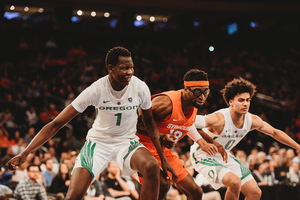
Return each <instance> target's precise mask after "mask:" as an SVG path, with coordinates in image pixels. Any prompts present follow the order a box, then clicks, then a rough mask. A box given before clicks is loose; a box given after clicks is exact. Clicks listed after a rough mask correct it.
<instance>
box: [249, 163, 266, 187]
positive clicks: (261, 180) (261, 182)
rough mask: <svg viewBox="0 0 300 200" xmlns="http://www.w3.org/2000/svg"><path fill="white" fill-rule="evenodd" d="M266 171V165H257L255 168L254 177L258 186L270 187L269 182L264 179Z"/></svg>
mask: <svg viewBox="0 0 300 200" xmlns="http://www.w3.org/2000/svg"><path fill="white" fill-rule="evenodd" d="M265 169H266V165H265V164H264V163H255V164H254V166H253V171H252V176H253V178H254V179H255V181H256V182H257V184H258V185H268V182H267V181H265V180H264V178H263V177H262V174H263V172H264V171H265Z"/></svg>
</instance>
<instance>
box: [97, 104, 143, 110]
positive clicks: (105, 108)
mask: <svg viewBox="0 0 300 200" xmlns="http://www.w3.org/2000/svg"><path fill="white" fill-rule="evenodd" d="M138 107H139V106H137V105H135V106H105V107H104V106H100V107H99V109H100V110H134V109H138Z"/></svg>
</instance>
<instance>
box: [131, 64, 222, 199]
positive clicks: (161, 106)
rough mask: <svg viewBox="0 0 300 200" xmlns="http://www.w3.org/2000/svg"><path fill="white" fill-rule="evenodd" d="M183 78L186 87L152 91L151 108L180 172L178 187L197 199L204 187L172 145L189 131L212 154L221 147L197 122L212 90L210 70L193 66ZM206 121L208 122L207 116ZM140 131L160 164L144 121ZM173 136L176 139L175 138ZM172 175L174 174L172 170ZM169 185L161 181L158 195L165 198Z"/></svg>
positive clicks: (140, 134)
mask: <svg viewBox="0 0 300 200" xmlns="http://www.w3.org/2000/svg"><path fill="white" fill-rule="evenodd" d="M183 80H184V89H182V90H177V91H169V92H163V93H160V94H157V95H153V96H152V111H153V117H154V120H155V121H156V123H157V126H158V129H159V132H160V133H161V140H162V144H163V146H165V147H167V148H165V147H164V153H165V155H166V157H167V160H168V161H169V163H170V164H171V165H172V167H173V168H174V170H175V171H176V174H177V176H178V181H177V184H176V187H177V188H178V189H179V190H180V191H181V192H182V193H184V194H185V195H186V196H187V198H188V199H193V200H194V199H195V200H196V199H197V200H198V199H201V198H202V193H203V192H202V189H201V187H199V186H198V185H197V184H196V183H195V182H194V180H193V177H192V176H191V175H190V174H189V172H188V171H187V170H186V169H185V168H184V167H183V164H182V162H181V161H180V160H179V158H178V156H177V155H176V154H175V153H173V151H172V149H171V148H172V147H173V145H174V144H175V142H177V141H179V140H180V139H182V138H183V137H184V136H185V135H186V134H188V135H189V136H190V137H191V138H192V139H193V140H194V141H195V142H196V143H197V144H198V145H199V146H200V147H201V149H202V150H204V151H205V152H207V153H208V154H210V155H215V154H216V153H217V152H218V148H217V147H216V146H215V145H213V144H209V143H206V141H205V140H204V139H203V138H202V137H201V135H200V134H199V133H198V132H197V130H196V128H195V126H194V122H195V119H196V115H197V111H198V108H201V106H202V105H203V104H204V102H205V100H206V98H207V96H208V94H209V82H208V78H207V73H205V72H204V71H202V70H198V69H191V70H189V71H188V72H187V73H186V74H185V75H184V78H183ZM203 123H204V125H205V121H204V120H203ZM137 135H138V136H139V137H140V142H141V143H143V144H144V145H145V146H146V147H147V148H148V149H149V151H150V152H151V153H152V155H153V156H154V157H155V158H156V159H157V160H158V162H159V164H160V159H159V156H158V154H157V151H156V149H155V147H154V145H153V143H152V142H151V140H150V138H149V136H148V135H147V132H146V131H145V130H144V128H143V126H142V125H141V124H139V125H138V131H137ZM171 139H173V141H172V140H171ZM219 151H222V150H219ZM224 152H225V151H224ZM220 153H221V152H220ZM222 155H223V158H224V160H225V159H226V158H225V157H226V156H227V155H226V154H224V153H223V154H222ZM169 175H170V176H172V174H169ZM140 180H141V181H142V178H140ZM161 180H163V179H161ZM172 184H173V183H172ZM168 189H169V184H167V183H163V182H161V189H160V196H159V199H163V198H164V196H165V194H166V193H167V191H168Z"/></svg>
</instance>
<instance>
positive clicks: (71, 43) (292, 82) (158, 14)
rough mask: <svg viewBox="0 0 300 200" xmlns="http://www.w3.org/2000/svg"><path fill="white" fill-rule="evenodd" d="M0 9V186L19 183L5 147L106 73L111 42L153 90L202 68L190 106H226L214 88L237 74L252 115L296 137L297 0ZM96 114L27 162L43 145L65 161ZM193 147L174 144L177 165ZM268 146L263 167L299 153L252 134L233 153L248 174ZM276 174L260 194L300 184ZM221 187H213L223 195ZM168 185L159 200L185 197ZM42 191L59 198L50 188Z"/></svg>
mask: <svg viewBox="0 0 300 200" xmlns="http://www.w3.org/2000/svg"><path fill="white" fill-rule="evenodd" d="M0 14H1V15H0V33H1V36H0V44H1V45H0V48H1V56H0V128H1V130H2V131H0V132H2V133H1V134H0V148H1V154H0V157H1V158H0V165H1V172H0V182H1V184H3V185H8V186H9V187H10V188H11V189H12V190H13V189H14V187H15V186H16V184H17V182H18V180H20V179H18V178H15V179H14V180H12V177H14V176H17V175H16V174H12V175H10V176H7V174H6V173H8V172H7V171H6V170H5V169H4V165H5V163H6V162H7V161H8V160H9V159H10V158H12V157H13V156H14V155H15V154H16V151H15V150H14V148H13V146H14V145H16V144H18V141H19V140H20V138H22V139H24V140H23V141H24V142H23V143H21V144H20V146H22V147H23V148H24V147H25V146H26V144H27V143H26V139H28V137H29V136H28V132H29V130H30V128H31V127H33V128H34V132H35V133H37V132H38V131H39V130H40V129H41V128H42V127H43V126H44V125H45V124H46V123H48V122H50V121H51V120H52V119H53V118H54V117H55V116H57V115H58V113H59V112H61V111H62V109H63V108H65V107H66V105H68V104H69V103H70V102H72V100H73V99H74V98H75V97H76V96H77V95H78V94H79V93H80V92H81V91H83V90H84V89H85V88H86V87H87V86H89V85H90V84H91V83H92V82H94V81H95V80H97V79H98V78H100V77H103V76H104V75H106V74H107V70H106V67H105V63H104V58H105V55H106V52H107V51H108V50H109V49H110V48H112V47H114V46H124V47H126V48H127V49H129V50H130V51H131V52H132V58H133V61H134V65H135V75H136V76H137V77H139V78H140V79H142V80H144V81H145V82H146V83H147V85H148V86H149V88H150V90H151V93H152V94H156V93H159V92H162V91H167V90H177V89H181V88H183V80H182V78H183V75H184V74H185V72H186V71H187V70H188V69H191V68H197V69H202V70H204V71H206V72H207V73H208V74H209V81H210V90H211V93H210V94H209V97H208V98H207V100H206V103H205V105H204V106H203V108H202V109H199V111H198V112H199V114H209V113H212V112H214V111H216V110H218V109H220V108H224V107H227V106H226V104H225V102H224V101H223V99H222V96H221V93H220V90H221V89H222V88H223V87H224V85H225V84H226V82H228V81H230V80H232V79H233V78H235V77H239V76H240V77H243V78H245V79H247V80H249V81H251V82H252V83H254V84H255V85H256V86H257V93H256V95H255V96H254V98H253V99H252V101H251V107H250V112H251V113H253V114H256V115H258V116H260V117H261V118H262V119H263V120H265V121H267V122H268V123H270V124H271V125H272V126H274V127H276V128H278V129H281V130H283V131H284V132H286V133H287V134H288V135H289V136H290V137H291V138H293V139H294V140H295V141H297V142H298V143H299V141H300V90H299V88H300V39H299V38H300V3H299V1H297V0H151V1H142V0H140V1H139V0H123V1H118V0H109V1H104V0H97V1H96V0H85V1H83V0H61V1H59V0H51V1H46V0H27V1H22V0H11V1H10V0H4V1H1V3H0ZM94 117H95V110H94V108H92V107H89V108H88V109H87V110H86V111H85V112H84V113H83V114H80V115H78V116H77V117H76V118H74V119H73V120H72V121H70V123H68V124H67V125H66V126H65V127H64V128H63V129H61V130H60V131H59V132H58V134H57V135H56V136H55V137H54V138H53V139H52V140H51V142H47V143H46V144H45V145H44V146H43V147H42V148H40V149H39V150H38V151H36V153H35V154H34V156H33V157H32V158H31V159H32V160H30V158H29V159H28V162H36V163H37V164H43V162H44V161H45V160H44V154H45V153H47V152H51V155H52V156H53V158H55V160H56V162H57V163H59V162H62V160H63V159H64V158H70V160H71V161H72V162H73V160H74V159H72V157H75V158H76V155H77V154H78V152H79V151H80V149H81V147H82V145H83V143H84V141H85V136H86V133H87V131H88V129H89V128H90V127H91V125H92V123H93V121H94ZM35 133H33V134H35ZM4 137H7V138H8V140H9V142H7V143H5V142H4V141H5V139H4ZM191 144H192V141H191V139H189V138H188V137H187V136H186V137H185V138H184V139H182V140H181V141H180V142H179V143H178V144H177V145H176V146H175V148H174V151H175V152H176V153H177V154H178V156H179V157H180V158H181V159H182V161H183V164H184V165H185V166H188V165H189V164H190V158H189V147H190V145H191ZM274 149H275V150H276V151H277V152H278V155H279V156H280V163H279V164H278V165H277V166H275V167H274V166H268V167H267V170H269V171H270V170H271V171H272V170H273V171H274V173H275V172H277V171H278V170H279V169H282V170H283V171H284V169H285V170H286V169H287V168H289V167H290V166H291V165H292V163H293V161H292V159H294V158H296V157H297V154H298V152H296V151H295V150H289V149H290V147H287V146H285V145H283V144H281V143H279V142H276V141H275V140H274V139H273V138H271V137H269V136H266V135H265V134H262V133H260V132H257V131H253V132H250V133H249V134H248V135H247V136H246V137H245V138H244V139H243V140H242V141H241V142H240V143H239V144H238V145H237V146H236V148H235V149H234V150H233V153H234V154H235V155H236V156H237V157H239V158H240V159H241V161H243V162H244V163H245V165H246V166H247V167H249V168H250V170H253V168H254V164H255V163H257V162H263V161H264V160H270V161H272V159H274V158H273V157H272V156H271V151H274ZM298 156H299V157H300V155H298ZM298 160H299V159H298ZM72 162H71V163H70V168H72V165H73V164H74V163H72ZM298 167H299V166H298ZM274 168H275V169H274ZM276 168H277V170H276ZM286 171H288V170H286ZM298 172H299V169H298ZM275 175H276V179H277V180H276V181H275V182H269V183H268V184H267V185H261V186H260V188H261V189H262V198H261V199H266V200H267V199H269V200H274V199H278V200H286V199H290V200H295V199H300V183H299V182H291V181H290V180H289V175H288V173H287V175H286V176H280V175H278V174H275ZM103 177H105V173H104V174H103ZM194 177H195V180H197V178H196V177H197V173H196V172H195V173H194ZM103 179H104V178H102V179H101V178H100V181H103ZM202 187H203V189H204V192H209V191H212V188H210V186H208V185H205V184H204V185H203V186H202ZM137 190H138V186H137ZM225 190H226V188H222V189H220V190H219V191H218V192H219V193H220V195H221V197H222V199H223V198H224V193H225ZM174 191H176V188H173V191H170V192H169V193H168V196H167V199H168V200H171V199H176V200H177V199H185V197H184V196H183V195H181V194H180V193H179V192H177V193H176V192H174ZM0 195H1V194H0ZM49 198H51V199H58V197H56V194H53V193H50V192H49ZM240 199H244V196H243V195H242V194H241V196H240Z"/></svg>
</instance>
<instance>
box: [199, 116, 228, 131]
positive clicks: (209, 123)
mask: <svg viewBox="0 0 300 200" xmlns="http://www.w3.org/2000/svg"><path fill="white" fill-rule="evenodd" d="M224 124H225V119H224V116H223V114H222V113H212V114H209V115H207V116H206V119H205V127H216V126H223V125H224ZM197 128H198V127H197Z"/></svg>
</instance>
